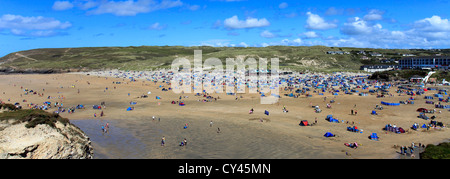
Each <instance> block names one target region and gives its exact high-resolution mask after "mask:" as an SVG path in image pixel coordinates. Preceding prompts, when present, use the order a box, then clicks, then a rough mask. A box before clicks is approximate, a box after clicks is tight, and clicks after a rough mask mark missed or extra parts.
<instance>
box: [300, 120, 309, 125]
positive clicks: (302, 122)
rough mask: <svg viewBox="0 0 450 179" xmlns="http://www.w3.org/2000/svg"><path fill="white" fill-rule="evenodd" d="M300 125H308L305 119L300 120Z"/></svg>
mask: <svg viewBox="0 0 450 179" xmlns="http://www.w3.org/2000/svg"><path fill="white" fill-rule="evenodd" d="M300 126H308V121H307V120H303V121H300Z"/></svg>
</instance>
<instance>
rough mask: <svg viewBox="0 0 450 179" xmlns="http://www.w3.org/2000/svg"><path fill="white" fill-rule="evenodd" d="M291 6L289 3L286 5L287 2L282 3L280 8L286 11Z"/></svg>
mask: <svg viewBox="0 0 450 179" xmlns="http://www.w3.org/2000/svg"><path fill="white" fill-rule="evenodd" d="M288 6H289V5H288V3H286V2H282V3H281V4H280V5H278V7H279V8H280V9H285V8H287V7H288Z"/></svg>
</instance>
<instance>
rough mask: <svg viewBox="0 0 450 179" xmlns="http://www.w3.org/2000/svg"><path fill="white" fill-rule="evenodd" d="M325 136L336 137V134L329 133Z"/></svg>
mask: <svg viewBox="0 0 450 179" xmlns="http://www.w3.org/2000/svg"><path fill="white" fill-rule="evenodd" d="M323 136H325V137H334V134H332V133H331V132H327V133H325V135H323Z"/></svg>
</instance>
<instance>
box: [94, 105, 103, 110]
mask: <svg viewBox="0 0 450 179" xmlns="http://www.w3.org/2000/svg"><path fill="white" fill-rule="evenodd" d="M92 108H93V109H102V107H101V106H99V105H94V106H92Z"/></svg>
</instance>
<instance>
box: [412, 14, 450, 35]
mask: <svg viewBox="0 0 450 179" xmlns="http://www.w3.org/2000/svg"><path fill="white" fill-rule="evenodd" d="M414 28H417V29H419V30H421V31H427V32H439V31H450V22H449V21H448V19H442V18H441V17H439V16H436V15H434V16H432V17H430V18H425V19H421V20H418V21H416V22H414Z"/></svg>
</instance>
